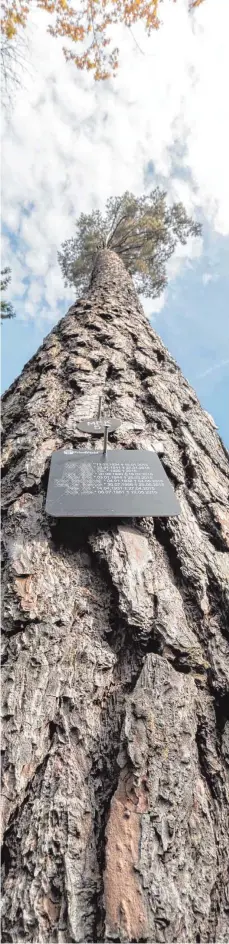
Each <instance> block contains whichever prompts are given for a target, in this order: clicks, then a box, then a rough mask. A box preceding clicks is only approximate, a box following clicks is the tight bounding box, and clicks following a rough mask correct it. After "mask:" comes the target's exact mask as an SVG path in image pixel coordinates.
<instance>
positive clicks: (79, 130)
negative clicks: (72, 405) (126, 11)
mask: <svg viewBox="0 0 229 944" xmlns="http://www.w3.org/2000/svg"><path fill="white" fill-rule="evenodd" d="M187 7H188V3H187V0H177V3H176V4H173V2H172V0H164V3H163V4H162V7H161V10H162V12H163V19H164V25H163V26H162V27H161V29H160V30H159V31H158V32H157V33H154V34H153V35H152V36H151V38H150V39H147V37H146V35H145V33H144V30H143V29H141V28H140V27H138V28H137V27H136V26H135V27H134V28H133V31H132V32H133V34H134V35H135V37H136V39H137V42H138V43H139V45H140V46H141V48H142V49H143V50H144V51H145V55H142V54H141V53H140V52H139V50H138V49H137V48H136V45H135V42H134V40H133V38H132V35H130V33H129V31H128V30H127V29H124V28H120V27H119V28H117V29H116V30H114V38H115V40H116V35H117V38H118V41H119V44H120V48H121V57H120V69H119V72H118V75H117V78H116V80H114V81H113V80H112V81H109V82H106V83H100V84H98V83H95V82H94V80H93V79H92V78H91V76H89V75H88V74H86V73H80V72H77V71H76V69H75V67H74V66H73V65H70V64H67V63H66V62H65V60H64V57H63V53H62V41H61V40H60V41H59V40H56V39H55V40H54V39H52V37H50V36H49V35H48V34H47V32H46V26H47V21H48V20H47V16H46V14H44V13H42V12H41V11H37V10H35V11H34V12H33V14H32V17H31V20H30V25H29V28H28V36H29V43H30V61H31V67H30V70H29V73H28V74H26V78H25V84H26V88H24V89H23V88H22V89H21V90H19V91H18V93H17V96H16V100H15V108H14V111H13V113H12V117H11V120H10V121H7V120H6V118H4V116H3V134H4V148H3V171H4V186H3V197H2V222H3V224H4V223H5V225H6V226H7V227H8V228H9V229H10V230H11V232H12V233H13V234H14V235H15V236H18V233H19V245H20V256H19V263H20V273H19V272H17V274H16V275H15V272H16V262H15V248H14V249H12V250H11V251H10V250H9V243H7V241H6V242H4V244H3V256H4V264H5V255H4V247H5V248H6V250H7V260H6V261H7V262H9V264H11V267H12V272H13V279H14V283H12V287H13V289H14V291H15V292H16V294H17V297H18V296H20V295H21V296H23V294H24V290H25V286H24V283H23V282H22V278H23V277H24V278H26V279H28V280H29V282H30V283H31V284H30V287H29V289H28V293H27V302H26V305H25V303H24V300H22V302H21V309H20V304H18V305H17V310H18V311H19V312H20V310H21V315H22V316H23V317H24V316H25V313H26V316H27V317H29V318H31V317H37V314H38V307H37V306H38V303H39V300H41V298H42V299H43V302H42V312H43V314H42V317H44V312H45V305H46V304H47V316H48V317H50V310H49V306H51V307H52V308H53V309H54V308H55V307H56V305H57V304H58V303H59V302H63V303H64V302H65V301H66V303H67V302H68V303H70V302H71V298H72V295H73V293H72V292H71V291H70V290H66V289H65V288H64V285H63V281H62V278H61V275H60V270H59V266H58V263H57V250H58V249H59V248H60V245H61V243H62V241H63V240H64V239H66V238H68V237H70V236H71V235H73V232H74V220H75V218H76V217H77V215H78V214H79V213H80V212H81V211H82V210H84V211H85V212H89V211H90V210H91V208H92V207H94V206H101V207H104V204H105V201H106V199H107V197H108V196H109V195H110V194H119V193H121V192H122V191H123V190H125V189H129V190H133V191H134V192H135V193H136V194H139V193H141V192H142V191H143V189H144V179H145V170H146V167H147V164H148V163H149V162H150V161H152V162H153V166H154V170H155V173H156V174H157V175H158V177H159V178H160V179H163V185H165V187H166V188H168V191H169V196H170V199H172V200H174V199H181V200H183V202H184V203H185V206H186V208H187V210H188V212H190V213H193V212H194V213H195V212H196V211H197V210H201V212H202V213H203V214H204V216H205V218H206V220H207V221H209V223H210V225H211V227H212V228H213V229H214V230H215V231H216V232H219V233H221V234H222V235H224V234H227V233H229V189H228V187H229V184H228V169H227V168H228V166H229V146H228V133H227V127H228V122H227V91H226V90H227V87H228V79H229V75H228V72H229V68H228V48H227V45H228V31H229V3H228V0H217V13H216V0H206V3H204V4H203V5H202V6H201V7H199V8H198V10H197V11H196V14H195V16H193V17H191V16H190V15H188V12H187ZM184 171H185V172H188V174H189V179H188V180H184V179H183V177H182V174H184ZM148 186H149V187H152V186H153V181H149V182H148ZM201 247H202V244H201V241H200V240H189V243H188V245H187V246H186V247H178V248H177V251H176V254H175V256H174V257H173V259H172V260H171V261H170V263H169V276H170V278H174V277H176V276H177V274H178V273H179V272H180V270H181V269H182V267H183V266H184V265H187V263H188V262H189V263H190V262H191V263H192V260H193V261H194V260H195V259H196V258H197V257H198V256H199V255H200V253H201ZM8 257H9V258H8ZM22 273H23V275H22ZM148 304H149V305H150V311H151V312H152V311H153V310H154V312H156V311H159V310H160V309H161V307H162V304H163V297H161V298H160V299H158V300H157V299H156V300H155V301H154V302H152V303H150V302H149V303H148V301H147V306H148ZM158 306H159V307H158ZM148 310H149V309H148ZM40 311H41V309H40V310H39V316H40Z"/></svg>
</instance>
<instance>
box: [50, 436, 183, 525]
mask: <svg viewBox="0 0 229 944" xmlns="http://www.w3.org/2000/svg"><path fill="white" fill-rule="evenodd" d="M180 510H181V509H180V505H179V502H178V500H177V498H176V495H175V492H174V490H173V488H172V485H171V483H170V481H169V479H168V478H167V475H166V472H165V470H164V468H163V465H162V463H161V462H160V459H159V458H158V456H157V454H156V453H155V452H148V451H146V450H144V449H113V450H109V452H107V453H106V454H104V453H102V452H89V451H88V450H84V451H83V452H81V451H78V450H77V451H75V452H72V453H69V454H67V453H66V452H64V451H61V450H60V451H57V452H54V453H53V455H52V459H51V467H50V474H49V483H48V493H47V499H46V511H47V513H48V514H49V515H53V516H54V517H58V518H65V517H73V518H100V517H101V518H103V517H107V518H109V517H113V518H119V517H122V518H123V517H124V518H126V517H128V518H130V517H131V518H132V517H133V518H135V517H140V518H141V517H156V516H161V517H168V516H170V515H179V514H180Z"/></svg>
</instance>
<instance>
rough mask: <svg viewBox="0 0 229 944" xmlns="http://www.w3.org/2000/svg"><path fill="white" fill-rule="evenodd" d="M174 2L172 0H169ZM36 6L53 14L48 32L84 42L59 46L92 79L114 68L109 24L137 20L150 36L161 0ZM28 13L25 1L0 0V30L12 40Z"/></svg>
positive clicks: (45, 1)
mask: <svg viewBox="0 0 229 944" xmlns="http://www.w3.org/2000/svg"><path fill="white" fill-rule="evenodd" d="M171 2H174V3H176V0H171ZM203 2H204V0H189V10H190V11H191V10H194V9H195V7H198V6H200V4H201V3H203ZM36 4H37V7H38V8H40V9H41V10H45V11H46V13H49V14H50V15H51V16H52V15H53V24H51V25H49V26H48V32H49V33H50V34H51V36H61V37H65V39H68V40H71V42H72V44H74V45H75V44H76V43H82V42H83V43H85V42H87V40H88V45H87V48H86V49H84V50H83V51H82V50H80V49H79V52H78V51H77V53H76V50H75V49H73V48H72V49H71V48H66V47H65V46H64V47H63V52H64V55H65V59H66V60H67V61H72V62H74V63H75V65H76V66H77V68H78V69H86V70H91V71H93V72H94V78H95V80H97V81H98V80H100V79H108V78H110V77H111V75H113V76H114V75H115V74H116V72H117V68H118V55H119V50H118V49H117V48H113V49H109V50H108V47H109V46H110V42H111V40H110V36H109V27H111V26H112V25H113V24H117V23H122V24H124V25H125V26H127V27H128V28H131V27H132V26H134V24H135V23H139V22H141V23H142V24H143V26H144V27H145V29H146V33H147V35H148V36H150V34H151V32H152V30H157V29H158V28H159V26H160V19H159V7H161V4H163V0H77V5H76V4H75V8H73V7H72V6H71V4H70V2H68V0H36ZM28 14H29V3H25V2H23V0H3V2H2V12H1V30H2V33H3V34H4V36H5V37H6V38H7V39H8V40H9V41H13V40H14V38H15V36H16V35H17V32H18V29H19V28H20V27H23V28H25V26H26V23H27V18H28Z"/></svg>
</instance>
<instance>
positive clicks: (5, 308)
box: [1, 266, 15, 321]
mask: <svg viewBox="0 0 229 944" xmlns="http://www.w3.org/2000/svg"><path fill="white" fill-rule="evenodd" d="M10 281H11V272H10V268H9V266H6V267H5V269H2V270H1V321H3V320H4V319H5V318H15V311H14V308H13V305H11V302H7V301H6V299H5V298H2V292H5V290H6V288H8V285H9V282H10Z"/></svg>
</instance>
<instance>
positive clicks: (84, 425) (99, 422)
mask: <svg viewBox="0 0 229 944" xmlns="http://www.w3.org/2000/svg"><path fill="white" fill-rule="evenodd" d="M121 422H122V420H121V419H120V420H119V419H112V417H110V416H107V417H106V416H105V417H102V416H101V417H100V419H96V417H95V419H93V418H92V419H91V420H80V421H79V423H77V429H80V431H81V432H82V433H92V434H94V436H102V433H104V430H105V426H108V432H109V433H112V432H113V430H115V429H118V426H120V425H121Z"/></svg>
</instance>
